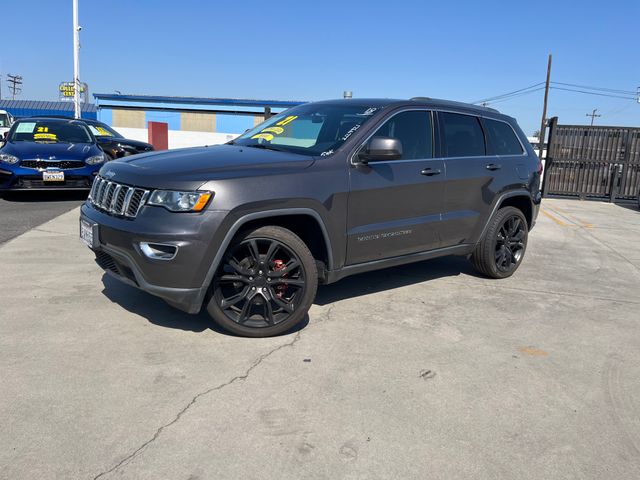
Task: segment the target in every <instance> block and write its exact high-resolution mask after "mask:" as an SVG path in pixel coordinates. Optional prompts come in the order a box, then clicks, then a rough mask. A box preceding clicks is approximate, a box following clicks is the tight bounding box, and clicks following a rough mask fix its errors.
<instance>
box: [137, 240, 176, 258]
mask: <svg viewBox="0 0 640 480" xmlns="http://www.w3.org/2000/svg"><path fill="white" fill-rule="evenodd" d="M140 251H141V252H142V253H143V254H144V255H145V256H146V257H148V258H150V259H152V260H173V259H174V258H175V256H176V254H177V253H178V247H177V245H171V244H168V243H151V242H140Z"/></svg>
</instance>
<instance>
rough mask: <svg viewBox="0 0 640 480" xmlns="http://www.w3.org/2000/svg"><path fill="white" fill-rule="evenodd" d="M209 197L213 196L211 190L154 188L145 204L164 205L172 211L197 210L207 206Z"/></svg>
mask: <svg viewBox="0 0 640 480" xmlns="http://www.w3.org/2000/svg"><path fill="white" fill-rule="evenodd" d="M211 197H213V193H212V192H176V191H174V190H154V191H153V192H152V193H151V195H150V196H149V200H147V204H148V205H155V206H158V207H164V208H166V209H167V210H171V211H172V212H199V211H201V210H202V209H203V208H204V207H206V206H207V203H209V200H210V199H211Z"/></svg>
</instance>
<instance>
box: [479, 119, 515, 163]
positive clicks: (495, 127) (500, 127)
mask: <svg viewBox="0 0 640 480" xmlns="http://www.w3.org/2000/svg"><path fill="white" fill-rule="evenodd" d="M484 123H485V125H486V126H487V134H488V136H489V142H491V146H492V147H493V153H495V154H496V155H521V154H522V152H523V150H522V144H521V143H520V141H519V140H518V137H517V136H516V134H515V132H514V131H513V128H511V126H510V125H509V124H508V123H505V122H500V121H497V120H490V119H488V118H485V119H484Z"/></svg>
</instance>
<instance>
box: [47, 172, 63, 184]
mask: <svg viewBox="0 0 640 480" xmlns="http://www.w3.org/2000/svg"><path fill="white" fill-rule="evenodd" d="M42 181H44V182H64V172H42Z"/></svg>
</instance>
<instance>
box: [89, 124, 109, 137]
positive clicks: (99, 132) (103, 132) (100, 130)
mask: <svg viewBox="0 0 640 480" xmlns="http://www.w3.org/2000/svg"><path fill="white" fill-rule="evenodd" d="M89 128H90V129H91V133H93V134H94V135H96V136H98V137H113V134H112V133H111V132H110V131H109V130H107V129H106V128H104V127H94V126H93V125H89Z"/></svg>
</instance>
